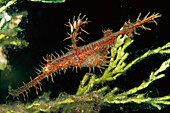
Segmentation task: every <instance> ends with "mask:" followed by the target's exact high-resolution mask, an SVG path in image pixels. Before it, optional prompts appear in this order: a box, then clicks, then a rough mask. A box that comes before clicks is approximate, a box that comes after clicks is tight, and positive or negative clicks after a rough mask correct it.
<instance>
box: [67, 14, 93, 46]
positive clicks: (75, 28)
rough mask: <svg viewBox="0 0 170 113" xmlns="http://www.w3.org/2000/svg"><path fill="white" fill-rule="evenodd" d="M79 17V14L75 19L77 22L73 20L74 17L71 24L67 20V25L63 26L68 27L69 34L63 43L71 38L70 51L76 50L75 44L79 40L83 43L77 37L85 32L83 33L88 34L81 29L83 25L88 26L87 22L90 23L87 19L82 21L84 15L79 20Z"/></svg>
mask: <svg viewBox="0 0 170 113" xmlns="http://www.w3.org/2000/svg"><path fill="white" fill-rule="evenodd" d="M80 16H81V13H80V14H79V16H78V17H77V20H74V19H75V16H74V17H73V22H72V23H71V22H70V19H69V22H68V25H67V24H65V25H66V26H68V27H70V30H71V33H68V35H69V37H67V38H65V39H64V41H65V40H67V39H70V38H71V42H72V45H71V46H70V47H71V48H72V49H76V48H77V45H76V43H77V42H78V40H79V39H80V40H82V41H84V40H83V39H82V38H81V37H80V36H79V35H80V34H81V33H82V32H85V33H87V34H89V33H88V32H87V31H85V30H84V29H83V27H84V26H83V25H85V24H88V22H90V21H88V18H86V19H85V20H83V19H84V18H85V16H86V15H84V16H83V17H82V18H80Z"/></svg>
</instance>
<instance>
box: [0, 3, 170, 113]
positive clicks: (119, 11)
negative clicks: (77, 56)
mask: <svg viewBox="0 0 170 113" xmlns="http://www.w3.org/2000/svg"><path fill="white" fill-rule="evenodd" d="M168 4H169V3H168V2H165V1H158V0H157V1H155V0H142V1H139V0H105V1H103V0H85V1H82V0H67V1H66V3H60V4H53V3H52V4H44V3H38V2H26V1H25V2H21V3H18V4H16V7H17V8H18V9H19V11H24V10H27V11H28V16H27V18H25V19H23V22H22V23H21V24H20V26H21V27H22V28H23V29H24V33H23V35H24V37H25V40H27V41H28V42H29V46H28V47H27V48H23V49H15V50H13V49H9V50H8V59H9V64H10V65H11V67H12V69H11V71H5V72H3V73H2V74H1V80H2V81H1V88H2V90H1V91H2V93H1V95H2V96H1V97H2V98H1V100H2V102H5V98H6V96H7V94H8V85H11V86H12V88H14V89H15V88H17V86H19V87H20V86H22V85H23V82H25V83H27V82H29V81H30V76H31V77H32V78H34V77H36V74H35V72H34V70H35V69H34V67H36V68H38V69H40V67H39V64H40V61H42V62H43V59H42V57H43V56H46V54H51V53H55V51H56V52H58V53H59V54H61V52H60V50H63V51H64V52H66V50H65V49H64V47H66V46H67V45H70V44H71V41H70V40H66V41H63V39H64V38H66V37H67V36H68V35H67V32H70V29H69V28H68V27H66V26H64V24H67V23H68V20H69V18H70V19H71V20H72V18H73V16H76V17H77V16H78V15H79V13H81V14H82V15H87V17H88V18H89V20H90V21H92V22H91V23H89V24H88V25H86V27H85V30H86V31H88V32H89V33H90V35H87V34H82V35H81V36H82V38H83V39H84V40H86V42H82V41H79V42H78V45H79V46H82V45H84V44H88V43H90V42H92V41H95V40H98V39H100V38H101V37H102V36H103V33H102V30H104V29H108V28H110V29H113V31H114V32H116V31H118V30H119V29H120V28H121V27H122V26H123V24H124V22H125V21H127V20H129V19H131V22H134V21H135V19H136V18H137V16H138V15H139V13H140V12H141V13H142V15H141V17H144V16H145V15H146V14H147V13H148V12H149V11H150V12H151V14H152V13H154V12H156V13H157V12H159V13H160V14H162V17H161V18H158V19H157V22H158V26H156V25H155V24H147V25H146V26H147V27H150V28H151V29H152V30H151V31H145V30H138V32H139V33H141V35H140V36H135V37H134V39H135V41H134V43H133V44H132V45H131V46H130V47H128V49H127V51H128V52H129V53H130V57H129V59H128V60H127V62H130V61H131V60H133V59H134V58H136V57H138V56H140V55H142V54H143V53H144V52H145V51H147V50H149V49H154V48H157V47H159V46H163V45H164V44H166V43H167V42H169V41H170V36H169V25H170V24H169V23H170V22H169V20H170V17H169V15H170V14H169V11H170V8H169V6H168ZM168 58H169V56H168V55H166V54H165V55H153V56H151V57H149V58H147V59H145V60H144V61H142V62H141V63H138V64H137V65H135V66H133V67H132V69H130V70H129V71H128V72H127V73H126V74H125V76H123V77H121V78H119V79H118V80H117V81H115V82H114V83H113V84H115V85H118V86H119V87H120V88H121V89H123V90H128V89H129V88H133V87H135V86H138V85H140V83H141V82H142V81H143V80H147V78H148V76H149V75H150V72H151V71H154V70H156V69H158V68H159V67H160V65H161V63H162V62H163V61H165V60H167V59H168ZM96 71H98V70H97V69H96ZM86 72H88V69H82V70H81V71H80V70H79V71H78V73H76V72H75V71H73V72H72V71H71V70H68V71H67V73H66V74H65V75H64V74H63V73H62V75H57V77H54V81H55V82H54V83H52V82H51V80H49V82H47V80H46V79H45V80H43V81H42V88H43V91H49V90H50V91H51V98H54V97H57V96H58V95H59V93H60V92H66V93H68V94H75V93H76V89H77V88H78V85H79V83H80V80H81V79H82V77H83V75H84V74H85V73H86ZM96 73H97V74H99V73H98V72H96ZM164 73H166V77H164V78H163V79H161V80H157V81H155V82H154V83H153V84H152V85H151V86H150V87H148V89H147V90H152V91H153V94H152V95H151V96H153V97H154V96H163V95H168V94H170V90H169V89H170V88H169V85H170V84H169V80H170V79H169V78H170V77H169V75H170V71H169V68H168V69H167V70H166V71H165V72H164ZM108 84H110V83H108ZM147 90H146V91H147ZM43 91H42V92H43ZM42 92H40V95H41V94H42ZM29 97H30V100H32V99H35V98H37V95H36V92H35V89H34V88H31V93H29ZM10 99H11V100H12V97H10V98H9V100H10ZM22 99H23V98H22V96H21V100H22ZM110 109H111V107H110ZM131 109H132V110H133V108H129V111H131ZM104 110H105V108H104ZM118 110H119V109H118ZM155 112H156V111H155Z"/></svg>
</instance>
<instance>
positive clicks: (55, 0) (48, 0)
mask: <svg viewBox="0 0 170 113" xmlns="http://www.w3.org/2000/svg"><path fill="white" fill-rule="evenodd" d="M28 1H33V2H43V3H64V2H65V0H28Z"/></svg>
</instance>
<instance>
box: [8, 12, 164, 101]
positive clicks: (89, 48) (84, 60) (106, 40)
mask: <svg viewBox="0 0 170 113" xmlns="http://www.w3.org/2000/svg"><path fill="white" fill-rule="evenodd" d="M149 14H150V13H148V14H147V15H146V16H145V17H144V18H143V19H141V20H140V16H141V13H140V14H139V16H138V18H137V19H136V21H135V22H134V23H131V22H130V21H127V22H125V23H124V25H123V29H122V30H120V31H118V32H115V33H113V32H112V30H110V29H108V30H104V31H103V34H104V36H103V37H102V38H101V39H99V40H97V41H94V42H92V43H89V44H87V45H84V46H81V47H78V46H77V45H76V44H77V42H78V40H83V39H82V38H81V37H80V34H81V33H82V32H85V33H87V34H88V32H87V31H85V30H84V29H83V27H84V26H85V25H86V24H88V23H89V21H88V18H86V19H85V15H84V16H83V17H82V18H80V16H81V15H79V16H78V17H77V19H76V20H75V17H74V18H73V22H70V20H69V22H68V25H66V26H68V27H70V30H71V33H68V35H69V37H67V38H65V39H64V40H67V39H71V41H72V45H71V46H69V48H67V49H68V52H67V53H65V54H64V52H63V55H61V56H60V55H59V54H58V53H56V54H57V55H58V56H57V57H56V56H55V55H53V54H52V55H47V57H46V58H44V57H43V58H44V60H45V62H46V64H44V66H42V69H41V70H38V75H37V76H36V77H35V78H34V79H31V81H30V82H28V83H27V84H25V83H24V85H23V86H21V87H19V88H18V89H10V90H9V95H8V96H10V95H12V96H13V97H17V98H18V97H19V95H20V94H22V95H23V97H24V100H25V93H26V95H27V97H28V90H29V89H30V88H31V87H34V88H35V89H36V93H37V94H38V89H40V90H42V88H41V81H42V80H43V79H44V78H48V77H49V76H50V77H51V79H52V81H53V75H54V74H55V73H59V74H61V70H62V71H64V72H65V71H66V69H67V68H68V67H75V68H76V70H77V68H78V67H79V68H80V69H81V68H82V67H88V68H89V72H90V71H91V68H94V67H97V68H99V70H101V68H102V65H104V64H105V62H106V56H107V55H108V49H109V48H110V47H111V46H114V44H115V43H116V42H115V39H116V38H117V37H118V36H120V35H127V36H128V37H129V38H132V37H133V35H134V34H136V35H139V33H137V32H136V29H137V28H141V29H145V30H151V29H150V28H147V27H145V26H144V24H145V23H151V22H153V23H155V24H156V25H157V22H156V21H155V19H156V18H158V17H161V14H159V13H153V14H152V15H150V16H149ZM83 41H84V40H83ZM8 96H7V97H8Z"/></svg>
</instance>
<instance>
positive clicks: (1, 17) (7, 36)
mask: <svg viewBox="0 0 170 113" xmlns="http://www.w3.org/2000/svg"><path fill="white" fill-rule="evenodd" d="M16 1H17V0H11V1H8V0H2V1H0V4H1V5H2V4H4V3H6V4H5V5H2V7H1V8H0V70H4V69H5V68H6V67H7V62H8V61H7V59H6V55H5V54H4V51H7V48H9V47H11V45H12V47H15V48H16V47H18V48H22V47H26V46H28V42H26V41H25V40H24V39H23V38H20V37H17V34H18V32H22V31H23V30H22V29H21V28H20V27H18V25H19V23H20V22H21V20H22V18H23V17H24V16H26V15H27V12H26V11H22V12H18V13H14V14H9V13H8V12H9V11H8V12H7V9H8V8H9V7H10V6H11V5H14V4H15V3H16Z"/></svg>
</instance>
